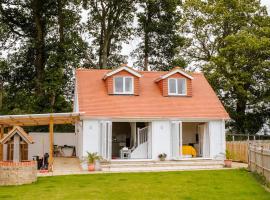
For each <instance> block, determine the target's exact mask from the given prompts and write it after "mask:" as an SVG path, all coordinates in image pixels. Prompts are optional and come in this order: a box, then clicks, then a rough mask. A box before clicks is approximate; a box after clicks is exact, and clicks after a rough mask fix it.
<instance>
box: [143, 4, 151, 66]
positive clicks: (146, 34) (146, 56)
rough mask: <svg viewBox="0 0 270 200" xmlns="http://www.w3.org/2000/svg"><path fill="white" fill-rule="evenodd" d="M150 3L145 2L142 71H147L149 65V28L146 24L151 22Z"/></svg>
mask: <svg viewBox="0 0 270 200" xmlns="http://www.w3.org/2000/svg"><path fill="white" fill-rule="evenodd" d="M150 6H151V4H147V19H146V23H145V25H144V71H148V70H149V69H148V68H149V67H148V65H149V42H150V41H149V30H148V24H150V23H151V13H150Z"/></svg>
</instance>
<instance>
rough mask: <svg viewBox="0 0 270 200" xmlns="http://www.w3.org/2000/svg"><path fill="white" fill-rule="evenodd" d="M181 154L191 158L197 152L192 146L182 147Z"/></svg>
mask: <svg viewBox="0 0 270 200" xmlns="http://www.w3.org/2000/svg"><path fill="white" fill-rule="evenodd" d="M182 154H183V155H192V157H196V155H197V152H196V150H195V149H194V147H193V146H188V145H183V146H182Z"/></svg>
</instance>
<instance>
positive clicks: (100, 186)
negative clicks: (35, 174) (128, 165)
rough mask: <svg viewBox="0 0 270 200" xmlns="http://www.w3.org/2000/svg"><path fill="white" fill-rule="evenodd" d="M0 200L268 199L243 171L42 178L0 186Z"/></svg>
mask: <svg viewBox="0 0 270 200" xmlns="http://www.w3.org/2000/svg"><path fill="white" fill-rule="evenodd" d="M0 199H1V200H2V199H8V200H12V199H27V200H31V199H35V200H37V199H42V200H57V199H65V200H67V199H75V200H79V199H119V200H120V199H124V200H126V199H136V200H141V199H186V200H191V199H196V200H197V199H206V200H210V199H218V200H221V199H231V200H238V199H244V200H256V199H258V200H264V199H265V200H269V199H270V193H268V192H266V191H265V190H264V188H263V187H262V186H261V185H260V184H259V183H258V182H257V181H256V180H255V178H254V176H252V175H251V174H250V173H249V172H247V171H246V170H218V171H185V172H157V173H121V174H93V175H70V176H55V177H42V178H39V179H38V182H37V183H34V184H31V185H24V186H6V187H0Z"/></svg>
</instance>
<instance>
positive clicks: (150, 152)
mask: <svg viewBox="0 0 270 200" xmlns="http://www.w3.org/2000/svg"><path fill="white" fill-rule="evenodd" d="M147 143H148V145H147V154H148V155H147V158H148V159H150V158H152V123H151V122H149V125H148V136H147Z"/></svg>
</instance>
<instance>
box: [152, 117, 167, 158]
mask: <svg viewBox="0 0 270 200" xmlns="http://www.w3.org/2000/svg"><path fill="white" fill-rule="evenodd" d="M160 153H166V154H167V159H170V158H171V127H170V121H153V122H152V159H153V160H157V159H158V155H159V154H160Z"/></svg>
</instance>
